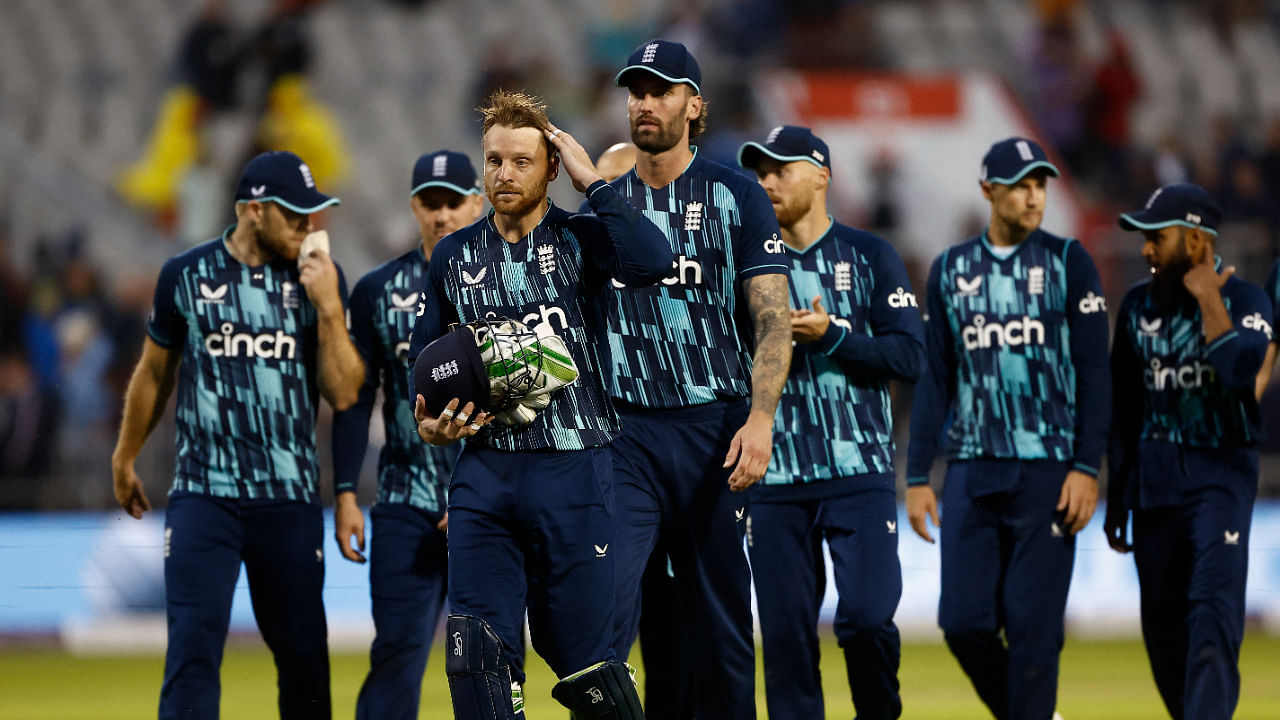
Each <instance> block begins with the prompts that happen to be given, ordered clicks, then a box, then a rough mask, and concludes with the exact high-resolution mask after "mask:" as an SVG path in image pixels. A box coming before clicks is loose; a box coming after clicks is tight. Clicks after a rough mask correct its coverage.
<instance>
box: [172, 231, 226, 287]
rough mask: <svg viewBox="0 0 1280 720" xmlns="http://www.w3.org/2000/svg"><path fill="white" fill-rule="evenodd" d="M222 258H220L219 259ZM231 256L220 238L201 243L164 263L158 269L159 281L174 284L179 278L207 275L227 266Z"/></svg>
mask: <svg viewBox="0 0 1280 720" xmlns="http://www.w3.org/2000/svg"><path fill="white" fill-rule="evenodd" d="M219 256H222V257H219ZM230 258H231V254H230V253H228V252H227V250H226V247H225V246H224V245H223V243H222V238H221V237H216V238H214V239H212V240H209V241H207V242H202V243H200V244H199V245H196V246H195V247H192V248H189V249H187V250H185V251H183V252H181V253H178V254H177V255H174V256H173V257H171V258H169V259H168V260H166V261H165V263H164V265H162V266H161V267H160V280H161V281H162V282H164V281H170V282H176V281H177V279H178V278H179V277H181V276H184V275H185V276H190V275H191V274H193V273H194V274H202V273H203V274H208V273H210V272H216V271H217V269H218V268H219V267H226V266H228V265H229V263H228V262H227V260H230Z"/></svg>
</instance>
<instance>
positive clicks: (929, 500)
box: [907, 485, 942, 544]
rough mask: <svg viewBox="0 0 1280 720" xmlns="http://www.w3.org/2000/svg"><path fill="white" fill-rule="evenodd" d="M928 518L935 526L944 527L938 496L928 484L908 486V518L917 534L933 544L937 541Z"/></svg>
mask: <svg viewBox="0 0 1280 720" xmlns="http://www.w3.org/2000/svg"><path fill="white" fill-rule="evenodd" d="M926 519H927V520H932V521H933V526H934V527H942V521H941V520H939V519H938V496H937V495H934V494H933V488H931V487H929V486H928V485H912V486H910V487H908V488H907V520H908V521H909V522H910V523H911V529H912V530H915V531H916V534H917V535H919V536H920V537H922V538H924V540H925V541H926V542H928V543H931V544H932V543H933V542H935V541H934V539H933V535H932V534H931V533H930V532H929V524H928V522H926Z"/></svg>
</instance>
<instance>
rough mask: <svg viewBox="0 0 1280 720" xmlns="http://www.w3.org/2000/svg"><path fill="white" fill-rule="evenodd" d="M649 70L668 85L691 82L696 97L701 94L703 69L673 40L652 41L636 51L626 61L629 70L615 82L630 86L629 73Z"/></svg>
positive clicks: (616, 78)
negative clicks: (627, 78) (628, 81)
mask: <svg viewBox="0 0 1280 720" xmlns="http://www.w3.org/2000/svg"><path fill="white" fill-rule="evenodd" d="M640 70H647V71H649V72H651V73H653V74H654V75H657V76H658V77H660V78H662V79H663V80H666V81H667V82H669V83H676V84H679V83H688V84H689V85H692V86H693V92H694V94H696V95H701V94H702V87H701V85H702V70H701V69H700V68H699V67H698V61H697V60H694V59H693V55H691V54H690V53H689V49H688V48H686V47H685V46H684V45H682V44H681V43H678V42H672V41H670V40H650V41H649V42H647V43H645V44H643V45H641V46H640V47H638V48H636V49H635V50H634V51H633V52H632V53H631V56H630V57H628V58H627V65H626V67H624V68H622V70H620V71H618V75H617V77H615V78H614V79H613V83H614V84H615V85H617V86H619V87H627V80H626V76H627V75H628V74H629V73H633V72H638V71H640Z"/></svg>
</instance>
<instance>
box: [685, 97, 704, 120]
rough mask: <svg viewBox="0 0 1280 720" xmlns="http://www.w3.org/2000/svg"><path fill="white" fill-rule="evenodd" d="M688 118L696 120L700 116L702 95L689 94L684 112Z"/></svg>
mask: <svg viewBox="0 0 1280 720" xmlns="http://www.w3.org/2000/svg"><path fill="white" fill-rule="evenodd" d="M686 114H687V115H688V116H689V119H690V120H697V119H698V118H700V117H702V96H701V95H691V96H690V97H689V105H688V112H687V113H686Z"/></svg>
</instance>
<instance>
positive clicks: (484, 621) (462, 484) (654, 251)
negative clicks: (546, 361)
mask: <svg viewBox="0 0 1280 720" xmlns="http://www.w3.org/2000/svg"><path fill="white" fill-rule="evenodd" d="M481 114H482V116H483V121H484V122H483V135H482V141H481V143H482V149H483V152H484V166H483V167H484V186H485V192H486V194H487V195H488V198H489V202H490V204H491V205H492V206H493V209H492V211H491V212H490V213H489V215H488V216H487V217H486V218H484V219H483V220H481V221H480V222H477V223H475V224H473V225H471V226H470V227H467V228H465V229H464V230H462V231H459V232H455V233H453V234H452V235H450V236H448V237H446V238H445V239H444V240H442V241H441V242H440V244H439V245H437V246H436V249H435V252H434V253H433V254H432V259H431V265H430V267H429V268H428V270H427V279H426V283H425V285H424V288H423V304H422V310H421V316H420V317H419V318H418V322H417V324H416V326H415V328H414V332H413V339H412V343H411V346H410V348H409V357H410V358H412V359H413V362H414V364H415V367H414V370H415V374H416V375H420V376H422V377H423V378H424V379H425V378H427V377H430V378H431V380H432V382H436V383H437V384H443V387H444V388H446V389H450V390H451V389H452V388H453V387H454V385H453V384H454V383H455V381H456V380H458V379H460V378H465V377H467V376H468V375H470V374H472V373H473V372H474V371H475V370H477V368H475V367H474V366H473V364H472V363H473V361H469V360H468V359H467V356H466V355H458V354H456V353H454V352H453V350H452V349H451V348H452V345H451V343H453V344H454V345H456V344H458V338H459V337H461V338H462V341H463V342H465V343H471V344H472V345H473V347H469V348H466V349H467V350H469V351H470V354H475V352H476V348H475V347H474V345H475V341H474V340H472V339H471V337H470V336H471V330H470V329H468V328H460V329H459V330H457V331H454V332H452V333H450V332H448V330H449V327H450V325H451V324H454V323H473V324H475V326H482V327H483V328H484V332H485V335H486V337H487V338H488V339H489V340H490V346H491V347H496V346H497V344H498V342H499V341H500V338H497V337H495V335H496V334H497V329H500V328H502V327H514V323H516V322H518V323H521V324H522V325H528V326H530V327H532V328H533V330H534V332H535V333H537V335H538V337H548V338H550V337H551V336H557V337H558V338H559V339H560V340H562V341H563V345H564V347H565V348H566V349H567V351H568V354H569V356H571V358H572V364H573V365H575V366H576V367H577V370H578V377H577V381H576V382H574V383H573V384H570V385H567V386H565V387H563V388H561V389H560V390H558V391H556V392H555V393H554V394H553V395H552V396H551V398H550V400H549V404H548V405H546V406H545V408H543V409H542V410H541V411H540V412H533V411H530V413H524V414H523V415H522V416H521V417H520V418H511V419H509V420H508V424H498V423H492V424H491V423H490V422H489V420H490V419H492V418H494V417H497V418H500V419H501V418H502V417H503V415H502V413H504V412H507V411H505V410H501V409H497V408H494V407H491V406H488V405H487V404H486V401H487V400H488V393H487V392H486V393H485V395H486V397H485V398H484V399H482V400H478V401H477V400H472V399H470V398H463V397H459V396H456V395H455V396H453V397H452V399H450V400H448V401H447V402H446V401H445V400H443V399H441V400H440V405H442V406H443V408H441V407H429V406H428V402H427V398H426V396H425V395H424V394H418V395H417V399H416V403H417V405H416V408H415V417H416V419H417V421H418V434H419V435H420V436H421V437H422V438H423V439H424V440H426V441H427V442H430V443H431V444H433V445H447V444H450V443H452V442H455V441H456V440H457V439H459V438H462V437H465V438H467V442H466V444H465V446H464V447H463V449H462V452H461V453H460V454H459V456H458V462H457V465H456V466H455V468H454V472H453V478H452V480H451V481H450V485H449V506H448V510H449V592H448V600H449V609H450V615H449V618H448V621H447V623H446V632H447V633H448V636H449V642H450V646H449V653H448V655H447V656H446V661H445V671H446V673H447V674H448V676H449V690H450V694H451V696H452V698H453V710H454V716H455V717H456V718H458V720H510V719H511V718H513V717H514V716H515V715H516V714H517V712H518V711H519V710H520V708H519V707H516V702H515V700H519V701H521V702H522V699H523V696H522V695H518V694H517V693H516V692H513V690H515V691H518V688H516V687H515V686H513V684H512V683H516V684H521V683H523V681H524V677H523V672H522V669H521V668H520V667H517V666H513V665H512V663H511V658H512V657H514V656H515V655H516V654H517V653H519V652H520V646H521V642H520V635H521V631H522V628H523V621H524V616H525V611H526V608H527V610H528V615H529V630H530V637H531V640H532V644H533V648H534V650H536V651H537V652H538V654H539V655H541V656H542V657H543V659H545V660H546V661H547V664H548V665H549V666H550V667H551V669H552V670H553V671H554V672H555V673H556V676H557V677H558V678H560V682H559V683H557V684H556V686H555V687H554V688H553V689H552V695H553V696H554V697H555V698H556V699H557V700H558V701H559V702H560V703H561V704H563V705H565V706H566V707H568V708H569V709H570V710H571V711H572V712H573V713H575V714H576V715H577V716H578V717H583V718H586V717H591V718H600V719H601V720H606V719H617V720H635V719H636V718H641V717H643V713H642V712H641V710H640V702H639V698H638V697H637V695H636V690H635V686H634V684H633V683H632V681H631V678H630V675H629V673H628V671H627V669H626V667H625V666H624V664H623V663H622V660H623V658H619V657H617V656H616V655H615V653H614V651H613V649H612V648H611V646H610V642H609V640H610V631H611V630H612V628H613V624H614V612H615V610H614V607H615V603H614V593H613V578H614V562H615V557H616V556H617V554H618V544H617V542H616V541H615V534H614V533H615V517H614V515H615V513H614V482H613V467H612V463H611V456H610V453H609V449H608V446H609V444H610V443H611V442H612V441H613V440H614V438H615V436H616V435H617V433H618V429H619V428H618V417H617V414H616V413H615V412H614V410H613V406H612V405H611V404H610V402H609V397H608V392H607V384H606V375H607V373H608V368H609V359H608V344H607V343H606V342H605V337H604V336H605V331H606V325H605V313H606V312H607V309H608V306H609V303H610V301H611V297H610V293H611V292H612V291H611V290H610V288H609V282H610V280H611V278H620V279H622V280H623V281H624V282H629V283H633V284H637V285H643V284H646V283H652V282H656V281H657V280H659V279H660V278H661V277H662V275H663V274H664V273H666V272H667V270H668V268H670V266H671V250H670V248H669V247H668V246H667V244H666V241H665V239H664V238H663V237H662V234H661V233H660V232H659V231H658V229H657V228H655V227H654V226H653V224H652V223H650V222H648V221H647V220H645V219H644V217H643V216H641V215H640V213H638V212H637V211H635V210H634V209H632V207H631V206H629V205H628V204H627V203H626V201H625V200H623V199H622V198H621V197H620V196H619V194H618V193H617V191H615V190H614V189H613V188H611V187H609V186H608V185H607V184H606V183H605V182H604V180H603V179H601V178H600V176H599V174H598V173H597V172H596V169H595V167H594V166H593V165H592V163H591V159H590V157H588V156H587V154H586V151H585V150H583V149H582V146H581V145H579V144H578V143H577V141H575V140H574V139H573V138H572V137H571V136H569V134H568V133H565V132H564V131H562V130H560V129H558V128H556V127H554V126H553V125H551V123H550V122H549V121H548V120H547V116H546V110H545V107H544V106H543V104H542V103H541V101H539V100H537V99H536V98H534V97H531V96H529V95H525V94H523V93H511V92H502V91H499V92H496V93H494V94H493V95H491V96H490V97H489V100H488V102H487V103H486V104H485V106H484V107H482V108H481ZM561 163H563V164H564V168H565V171H566V172H567V173H568V174H569V177H570V180H572V182H573V186H574V188H575V189H576V190H578V191H579V192H582V193H584V194H585V195H586V198H587V202H588V203H589V204H590V206H591V209H592V211H593V213H591V214H576V215H575V214H570V213H568V212H566V211H564V210H561V209H560V208H557V207H555V206H554V205H552V204H551V203H550V202H549V201H548V199H547V186H548V184H549V183H550V182H551V181H552V180H554V179H555V177H556V175H557V174H558V172H559V169H560V165H561ZM495 328H497V329H495ZM433 341H435V342H433ZM424 348H425V351H424ZM419 353H422V357H419ZM524 362H525V361H520V360H518V359H515V360H512V361H510V362H504V363H502V367H501V370H502V371H503V372H508V371H510V370H511V368H512V367H514V366H518V365H522V364H524ZM538 364H539V369H540V370H543V371H545V369H546V368H545V365H542V364H541V363H540V362H539V363H538ZM490 369H492V368H490ZM479 370H481V371H483V372H482V374H480V377H481V378H482V380H487V379H488V378H491V377H492V375H489V374H488V372H487V370H486V368H479ZM417 384H418V383H417V379H416V378H415V385H417ZM483 384H484V385H485V388H486V390H487V389H488V382H487V381H486V382H484V383H483ZM433 405H434V403H433ZM520 407H521V408H523V409H524V410H528V409H529V408H527V407H525V406H524V405H521V406H520ZM513 696H514V699H513Z"/></svg>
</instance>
